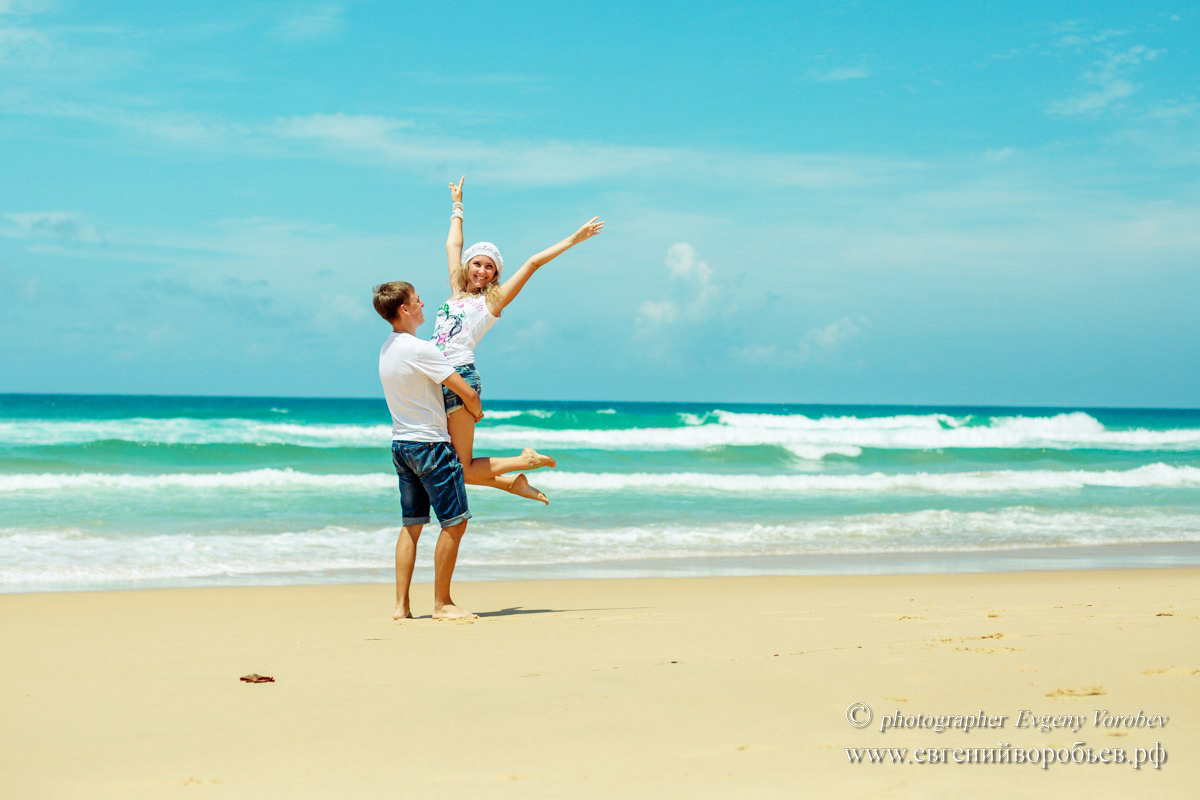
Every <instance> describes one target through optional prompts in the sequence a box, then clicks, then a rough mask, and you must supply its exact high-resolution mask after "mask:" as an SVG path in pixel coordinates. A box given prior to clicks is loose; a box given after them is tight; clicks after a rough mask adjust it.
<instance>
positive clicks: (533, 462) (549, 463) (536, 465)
mask: <svg viewBox="0 0 1200 800" xmlns="http://www.w3.org/2000/svg"><path fill="white" fill-rule="evenodd" d="M521 457H522V458H524V459H525V463H526V464H527V465H528V466H526V467H525V469H541V468H542V467H557V466H558V462H557V461H555V460H554V459H553V458H551V457H550V456H544V455H542V454H541V453H539V452H538V451H537V450H534V449H533V448H532V447H526V448H525V449H524V450H522V451H521Z"/></svg>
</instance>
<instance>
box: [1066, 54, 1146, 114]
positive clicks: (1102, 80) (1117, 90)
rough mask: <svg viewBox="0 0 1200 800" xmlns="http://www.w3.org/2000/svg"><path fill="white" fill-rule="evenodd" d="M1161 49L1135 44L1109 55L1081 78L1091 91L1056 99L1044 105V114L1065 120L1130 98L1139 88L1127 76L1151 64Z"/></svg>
mask: <svg viewBox="0 0 1200 800" xmlns="http://www.w3.org/2000/svg"><path fill="white" fill-rule="evenodd" d="M1162 52H1163V51H1162V50H1151V49H1149V48H1147V47H1145V46H1144V45H1136V46H1134V47H1130V48H1127V49H1125V50H1121V51H1118V52H1110V53H1108V55H1107V56H1105V58H1104V60H1103V61H1101V62H1100V63H1099V64H1097V65H1096V67H1095V68H1094V69H1092V70H1089V71H1088V72H1085V73H1084V74H1083V76H1082V80H1083V82H1084V83H1085V84H1087V85H1089V86H1090V87H1092V88H1090V89H1088V90H1087V91H1084V92H1081V93H1080V94H1077V95H1074V96H1073V97H1067V98H1064V99H1062V100H1055V101H1052V102H1050V103H1048V104H1047V105H1046V111H1047V113H1049V114H1050V115H1051V116H1056V117H1068V116H1077V115H1079V114H1088V113H1092V112H1096V111H1102V110H1104V109H1106V108H1108V107H1109V106H1111V105H1112V104H1113V103H1115V102H1117V101H1118V100H1123V99H1125V98H1126V97H1129V96H1130V95H1132V94H1133V93H1134V92H1135V91H1137V89H1138V88H1139V87H1138V86H1137V85H1136V84H1134V83H1133V81H1131V80H1129V78H1128V77H1127V73H1129V72H1130V71H1132V70H1133V69H1135V68H1136V67H1138V66H1140V65H1141V64H1143V63H1145V62H1147V61H1153V60H1155V59H1156V58H1158V57H1159V56H1160V55H1161V54H1162Z"/></svg>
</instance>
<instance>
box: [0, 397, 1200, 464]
mask: <svg viewBox="0 0 1200 800" xmlns="http://www.w3.org/2000/svg"><path fill="white" fill-rule="evenodd" d="M553 413H554V412H551V411H545V410H542V409H527V410H519V411H518V410H511V409H507V410H499V411H493V412H490V417H489V418H486V419H485V420H484V423H483V424H482V425H481V426H480V427H479V428H478V429H477V431H476V442H477V446H478V447H480V448H493V449H512V448H517V447H523V446H535V447H545V448H558V449H599V450H698V449H706V448H713V447H722V446H734V447H752V446H777V447H784V448H786V449H788V450H789V451H790V452H792V453H793V454H795V455H796V456H797V457H799V458H802V459H809V460H817V459H821V458H824V457H826V456H829V455H843V456H848V457H854V456H857V455H859V454H861V452H862V450H863V448H880V449H892V450H896V449H898V450H940V449H954V448H998V449H1011V448H1021V449H1053V450H1070V449H1078V448H1101V449H1116V450H1172V451H1187V450H1200V429H1192V428H1176V429H1169V430H1147V429H1144V428H1138V429H1132V430H1110V429H1108V428H1106V427H1105V426H1104V425H1103V424H1101V423H1100V422H1099V420H1097V419H1095V418H1094V417H1092V416H1090V415H1088V414H1085V413H1083V412H1072V413H1064V414H1056V415H1054V416H1048V417H1021V416H1011V417H992V418H989V419H986V420H975V419H973V418H971V417H954V416H950V415H947V414H926V415H904V414H902V415H894V416H883V417H850V416H841V417H807V416H805V415H803V414H786V415H785V414H744V413H737V412H730V411H716V412H713V413H711V414H705V415H703V416H697V415H692V414H688V413H682V414H680V415H679V418H680V421H681V423H682V424H681V425H680V426H677V427H660V428H617V429H602V428H572V429H553V428H543V427H539V426H537V425H535V424H534V425H518V424H501V425H494V424H491V422H494V421H505V422H509V423H513V422H515V421H517V420H518V419H519V418H521V417H525V418H533V419H545V418H548V417H549V416H551V415H553ZM390 434H391V431H390V427H389V426H388V425H386V424H377V425H360V424H334V423H323V424H301V423H296V422H276V421H263V420H253V419H240V418H222V419H193V418H186V417H179V418H168V419H156V418H134V419H114V420H75V421H62V420H22V421H19V422H18V421H11V420H10V421H2V422H0V444H9V445H61V444H76V443H85V442H95V441H103V440H122V441H128V442H137V443H165V444H293V445H300V446H305V447H378V446H386V445H387V442H388V441H389V439H390V438H391V435H390Z"/></svg>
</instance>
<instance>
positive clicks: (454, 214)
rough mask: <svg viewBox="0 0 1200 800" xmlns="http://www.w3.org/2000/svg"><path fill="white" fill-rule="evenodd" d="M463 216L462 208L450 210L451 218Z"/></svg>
mask: <svg viewBox="0 0 1200 800" xmlns="http://www.w3.org/2000/svg"><path fill="white" fill-rule="evenodd" d="M462 218H463V210H462V209H461V208H456V209H454V210H453V211H451V212H450V219H462Z"/></svg>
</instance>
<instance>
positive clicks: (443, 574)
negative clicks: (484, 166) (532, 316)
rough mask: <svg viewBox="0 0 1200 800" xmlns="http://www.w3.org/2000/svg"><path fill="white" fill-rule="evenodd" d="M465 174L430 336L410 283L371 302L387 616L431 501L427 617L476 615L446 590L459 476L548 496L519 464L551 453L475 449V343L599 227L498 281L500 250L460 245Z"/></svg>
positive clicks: (389, 286) (546, 463)
mask: <svg viewBox="0 0 1200 800" xmlns="http://www.w3.org/2000/svg"><path fill="white" fill-rule="evenodd" d="M464 180H465V176H464V177H463V178H462V179H460V180H459V182H458V183H457V184H454V183H452V184H450V196H451V200H452V202H453V207H452V210H451V213H450V233H449V235H448V236H447V237H446V256H447V260H448V264H449V270H450V292H451V296H450V299H449V300H447V301H446V302H445V303H443V304H442V307H441V308H440V309H438V314H437V323H436V327H435V330H434V335H433V341H432V342H431V341H427V340H424V339H419V338H417V336H416V333H417V329H418V328H419V327H420V326H421V324H422V323H424V322H425V312H424V310H423V309H424V307H425V304H424V303H422V302H421V298H420V296H419V295H418V294H417V291H416V289H414V288H413V286H412V284H410V283H408V282H406V281H391V282H388V283H382V284H380V285H379V286H376V287H375V298H374V303H375V310H376V311H378V312H379V315H380V316H381V317H383V318H384V320H385V321H387V322H388V324H390V325H391V326H392V333H391V334H390V335H389V336H388V338H387V340H386V341H385V342H384V343H383V347H382V348H381V349H380V351H379V380H380V382H381V383H382V384H383V393H384V396H385V397H386V398H387V405H388V410H389V411H390V412H391V414H392V463H393V464H394V466H395V467H396V474H397V475H398V476H399V478H400V507H401V512H402V514H403V517H404V519H403V529H402V530H401V532H400V536H399V538H398V539H397V540H396V610H395V612H394V613H393V614H392V617H393V618H394V619H408V618H411V617H412V610H411V607H410V605H409V600H408V587H409V583H410V582H411V581H412V573H413V564H414V562H415V560H416V554H417V539H418V537H420V535H421V528H422V526H423V525H424V524H425V523H427V522H429V509H430V506H432V507H433V511H434V513H436V514H437V518H438V522H439V523H440V524H441V526H442V533H441V536H439V537H438V541H437V546H436V548H435V549H434V553H433V576H434V577H433V617H434V619H475V618H476V615H475V614H472V613H471V612H469V611H466V610H464V609H462V608H459V607H458V606H457V605H455V603H454V601H453V600H452V599H451V598H450V579H451V577H452V576H453V574H454V564H455V562H456V561H457V559H458V545H459V542H460V541H461V540H462V536H463V534H464V533H466V531H467V520H468V519H470V517H471V512H470V511H469V510H467V492H466V487H465V486H464V483H473V484H477V485H480V486H493V487H495V488H497V489H504V490H505V491H508V492H512V493H513V494H516V495H519V496H521V497H528V498H531V499H534V500H540V501H541V502H543V503H547V504H549V501H547V500H546V496H545V495H544V494H542V493H541V492H540V491H538V490H537V489H535V488H534V487H532V486H530V485H529V481H528V479H527V478H526V477H525V476H524V475H517V476H516V477H515V478H514V477H512V476H511V475H509V474H507V473H510V472H516V471H518V470H522V469H538V468H540V467H553V466H554V465H555V462H554V459H552V458H550V457H549V456H544V455H542V454H540V453H538V452H536V451H535V450H533V449H530V448H526V449H525V450H524V451H522V453H521V455H519V456H512V457H509V458H474V457H473V454H472V450H473V448H474V442H475V423H476V422H478V421H479V420H480V419H481V418H482V417H483V408H482V406H481V405H480V402H479V392H480V386H481V384H480V380H479V373H478V372H476V370H475V347H476V346H477V345H478V344H479V341H480V339H482V338H483V335H484V334H485V333H487V332H488V330H489V329H490V328H491V327H492V325H493V324H494V323H495V322H496V319H497V318H498V317H499V316H500V313H501V311H503V309H504V307H505V306H507V305H508V304H509V303H511V302H512V301H513V300H514V299H516V296H517V295H518V294H520V292H521V289H522V288H524V286H525V283H526V282H527V281H528V280H529V279H530V278H531V277H533V273H535V272H537V270H538V268H539V267H541V266H542V265H544V264H546V263H547V262H549V261H550V260H551V259H553V258H555V257H556V256H558V255H560V254H561V253H563V252H564V251H566V250H567V249H569V248H570V247H572V246H574V245H576V244H578V243H579V242H582V241H584V240H585V239H589V238H591V237H592V236H595V235H596V234H598V233H599V232H600V231H601V230H603V229H604V223H603V222H601V221H599V219H598V218H595V217H593V218H592V219H591V220H589V221H588V222H586V223H584V224H583V225H582V226H581V227H580V228H579V229H578V230H577V231H575V233H573V234H571V235H570V236H568V237H567V238H566V239H563V240H562V241H561V242H559V243H558V244H555V245H553V246H551V247H548V248H547V249H545V250H543V251H542V252H540V253H538V254H537V255H535V256H532V257H531V258H530V259H529V260H528V261H526V262H525V263H524V264H523V265H522V266H521V268H520V269H518V270H517V271H516V273H515V274H514V275H513V276H512V277H511V278H509V279H508V280H506V281H505V282H504V283H503V284H501V283H500V273H501V270H503V268H504V259H503V258H501V256H500V251H499V250H498V249H497V248H496V246H495V245H494V244H492V243H491V242H478V243H477V244H473V245H471V246H470V247H468V248H467V250H466V252H465V253H464V252H463V249H462V246H463V233H462V223H463V203H462V187H463V182H464Z"/></svg>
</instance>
